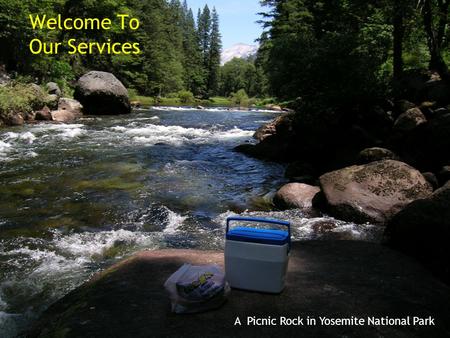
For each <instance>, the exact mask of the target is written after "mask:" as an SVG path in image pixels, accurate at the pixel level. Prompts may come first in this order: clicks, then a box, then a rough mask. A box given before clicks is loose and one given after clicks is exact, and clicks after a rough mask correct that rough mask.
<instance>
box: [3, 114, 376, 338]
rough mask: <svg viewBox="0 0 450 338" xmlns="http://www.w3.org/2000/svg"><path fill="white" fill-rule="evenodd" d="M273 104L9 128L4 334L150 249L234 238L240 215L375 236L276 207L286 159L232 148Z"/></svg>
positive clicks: (216, 245) (247, 138)
mask: <svg viewBox="0 0 450 338" xmlns="http://www.w3.org/2000/svg"><path fill="white" fill-rule="evenodd" d="M275 116H276V115H275V113H273V112H264V111H253V112H244V111H227V110H224V109H223V110H221V109H210V110H202V111H199V110H190V109H181V108H179V109H175V108H171V109H164V108H159V109H151V110H138V111H135V112H134V113H133V114H131V115H129V116H120V117H117V116H112V117H92V118H84V119H81V120H79V121H77V123H74V124H50V123H42V124H37V125H28V126H24V127H17V128H5V129H2V130H0V337H13V336H15V335H17V333H18V332H20V330H23V329H24V328H26V327H27V325H29V323H30V322H31V321H32V320H33V319H34V318H35V317H36V316H37V315H38V314H39V313H40V312H41V311H43V310H44V309H45V308H46V307H47V306H48V305H49V304H51V303H52V302H54V301H55V300H57V299H58V298H60V297H62V296H63V295H64V294H66V293H67V292H69V291H70V290H72V289H74V288H75V287H76V286H78V285H80V284H81V283H82V282H84V281H85V280H87V279H88V278H89V277H90V276H91V275H92V274H93V273H95V272H96V271H99V270H100V269H102V268H105V267H107V266H109V265H111V264H112V263H114V262H116V261H117V260H119V259H121V258H123V257H126V256H128V255H130V254H132V253H134V252H136V251H139V250H142V249H158V248H167V247H170V248H200V249H220V248H222V247H223V236H224V221H225V219H226V217H227V216H229V215H233V214H236V213H241V214H244V215H246V214H249V215H258V216H266V217H275V218H282V219H287V220H290V221H291V222H292V224H293V228H294V229H293V236H294V239H297V240H298V239H312V238H314V239H317V238H318V239H320V238H327V239H328V238H333V239H342V238H345V239H348V238H351V239H363V240H376V239H377V236H378V232H377V231H376V228H375V227H373V226H370V225H364V226H357V225H355V224H351V223H346V222H342V221H337V220H335V219H333V218H330V217H326V216H323V217H319V218H308V217H306V216H305V215H304V214H302V213H301V212H300V211H296V210H294V211H287V212H276V211H270V209H271V208H272V207H271V204H270V198H271V196H272V195H273V193H274V191H275V190H276V188H277V187H279V186H280V185H281V184H283V183H284V179H283V172H284V167H283V166H282V165H279V164H274V163H269V162H264V161H259V160H256V159H251V158H248V157H246V156H244V155H242V154H239V153H236V152H233V148H234V147H235V146H236V145H238V144H241V143H244V142H254V141H253V140H252V135H253V132H254V130H255V129H256V128H257V127H258V126H259V125H261V124H262V123H265V122H267V121H270V120H271V119H273V118H274V117H275Z"/></svg>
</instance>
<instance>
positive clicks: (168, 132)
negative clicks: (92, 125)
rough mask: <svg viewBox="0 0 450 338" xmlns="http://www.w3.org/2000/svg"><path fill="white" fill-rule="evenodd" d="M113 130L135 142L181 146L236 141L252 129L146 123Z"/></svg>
mask: <svg viewBox="0 0 450 338" xmlns="http://www.w3.org/2000/svg"><path fill="white" fill-rule="evenodd" d="M111 129H112V130H114V131H118V132H123V133H125V134H126V135H129V136H131V137H132V139H133V140H134V141H135V142H139V143H145V144H149V145H155V144H159V143H165V144H170V145H173V146H181V145H183V144H186V143H195V144H201V143H208V142H211V141H227V140H232V141H236V140H238V139H245V138H249V137H251V136H252V135H253V131H250V130H242V129H239V128H237V127H234V128H233V129H230V130H217V129H216V128H214V127H213V128H211V129H201V128H184V127H181V126H162V125H155V124H147V125H145V126H143V127H139V128H128V129H124V127H112V128H111Z"/></svg>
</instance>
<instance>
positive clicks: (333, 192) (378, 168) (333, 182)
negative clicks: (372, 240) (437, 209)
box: [320, 160, 433, 223]
mask: <svg viewBox="0 0 450 338" xmlns="http://www.w3.org/2000/svg"><path fill="white" fill-rule="evenodd" d="M320 185H321V187H322V191H323V193H324V196H325V198H326V202H327V205H328V208H329V211H330V212H331V213H332V214H333V215H335V216H336V217H338V218H342V219H344V220H349V221H355V222H361V223H362V222H374V223H385V222H386V221H387V220H389V219H390V218H391V217H392V216H393V215H395V214H396V213H397V212H398V211H400V210H401V209H402V208H403V207H405V206H406V205H407V204H409V203H411V202H412V201H414V200H416V199H420V198H425V197H427V196H429V195H430V194H431V193H432V191H433V189H432V187H431V185H430V184H429V183H428V182H427V180H426V179H425V178H424V177H423V176H422V174H421V173H420V172H419V171H417V170H416V169H414V168H412V167H410V166H409V165H407V164H405V163H403V162H399V161H394V160H384V161H378V162H372V163H369V164H365V165H360V166H352V167H347V168H344V169H340V170H337V171H333V172H330V173H327V174H325V175H323V176H321V177H320Z"/></svg>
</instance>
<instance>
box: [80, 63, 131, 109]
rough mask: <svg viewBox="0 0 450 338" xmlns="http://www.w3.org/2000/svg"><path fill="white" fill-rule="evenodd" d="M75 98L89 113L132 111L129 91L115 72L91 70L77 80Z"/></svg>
mask: <svg viewBox="0 0 450 338" xmlns="http://www.w3.org/2000/svg"><path fill="white" fill-rule="evenodd" d="M74 98H75V99H77V100H78V101H80V102H81V104H82V105H83V107H84V111H85V113H87V114H102V115H115V114H128V113H130V112H131V104H130V99H129V97H128V91H127V89H126V88H125V87H124V85H123V84H122V82H120V81H119V80H118V79H117V78H116V77H115V76H114V75H113V74H111V73H106V72H99V71H91V72H89V73H87V74H85V75H83V76H82V77H81V78H80V79H79V80H78V82H77V86H76V88H75V94H74Z"/></svg>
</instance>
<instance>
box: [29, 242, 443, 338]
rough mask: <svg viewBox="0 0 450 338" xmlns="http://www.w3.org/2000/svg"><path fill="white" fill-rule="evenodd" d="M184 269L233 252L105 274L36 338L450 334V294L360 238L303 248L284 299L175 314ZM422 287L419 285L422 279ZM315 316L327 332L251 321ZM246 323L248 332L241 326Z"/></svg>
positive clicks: (154, 255) (134, 262)
mask: <svg viewBox="0 0 450 338" xmlns="http://www.w3.org/2000/svg"><path fill="white" fill-rule="evenodd" d="M183 263H190V264H194V265H201V264H211V263H217V264H219V265H221V266H223V252H217V251H200V250H159V251H145V252H141V253H138V254H137V255H135V256H133V257H131V258H129V259H127V260H125V261H123V262H121V263H119V264H117V265H115V266H113V267H111V268H110V269H108V270H106V271H104V272H102V273H100V274H98V275H96V276H95V277H94V278H93V279H92V280H91V281H89V282H88V283H86V284H84V285H82V286H81V287H79V288H78V289H76V290H74V291H72V292H70V293H69V294H68V295H67V296H65V297H64V298H63V299H61V300H59V301H57V302H56V303H54V304H53V305H52V306H50V308H49V309H48V310H47V311H46V312H45V313H44V314H43V315H42V316H41V317H40V319H39V320H38V321H37V322H36V324H35V325H34V327H33V328H32V329H31V330H30V331H29V332H28V333H27V335H26V336H27V337H30V338H31V337H61V336H64V337H67V338H70V337H129V336H139V337H179V336H183V337H220V336H224V333H225V332H226V334H225V335H226V336H229V337H257V336H260V337H268V336H285V337H294V336H298V334H299V330H301V334H302V335H303V336H306V337H339V336H349V335H351V336H354V337H369V336H376V337H415V336H417V335H421V336H424V337H443V336H447V335H448V332H450V322H449V321H448V318H449V317H450V307H449V306H448V304H449V303H450V288H449V287H448V286H446V285H444V284H443V283H441V282H440V281H438V280H436V279H435V278H434V277H433V276H432V275H431V274H430V273H429V272H428V271H426V270H425V269H424V268H423V267H422V266H420V265H419V264H417V263H416V262H415V261H414V260H411V259H409V258H408V257H407V256H405V255H403V254H400V253H397V252H395V251H393V250H390V249H388V248H386V247H384V246H381V245H378V244H371V243H366V242H356V241H310V242H301V243H293V246H292V250H291V256H290V262H289V266H288V273H287V275H286V288H285V290H284V291H283V292H282V293H281V294H279V295H272V294H263V293H255V292H245V291H241V290H235V289H233V290H232V291H231V293H230V296H229V299H228V301H227V303H225V305H224V306H223V307H222V308H220V309H218V310H216V311H210V312H204V313H198V314H193V315H189V316H184V315H174V314H172V313H171V312H170V301H169V297H168V295H167V294H166V293H165V291H164V288H163V284H164V282H165V280H166V279H167V278H168V277H169V276H170V275H171V274H172V273H173V272H175V271H176V270H177V269H178V268H179V267H180V266H181V265H182V264H183ZM412 281H413V282H412ZM412 314H413V315H414V316H418V317H424V318H427V317H428V316H431V317H433V318H434V319H435V325H428V326H413V325H407V326H401V325H376V326H370V325H354V326H352V325H342V326H330V325H320V324H319V316H322V317H329V318H350V317H351V316H357V317H358V318H364V319H367V317H381V316H383V317H384V316H390V317H395V318H403V317H407V316H411V315H412ZM252 316H255V317H256V318H267V317H269V316H270V317H271V318H276V320H277V323H279V321H278V320H279V318H280V316H284V317H287V318H297V317H298V316H301V317H306V316H310V317H315V318H317V321H318V325H303V326H301V327H300V326H296V325H277V326H267V325H266V326H264V325H263V326H258V325H247V322H246V321H247V317H250V318H251V317H252ZM237 317H239V318H240V320H241V321H242V325H235V321H236V318H237Z"/></svg>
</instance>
